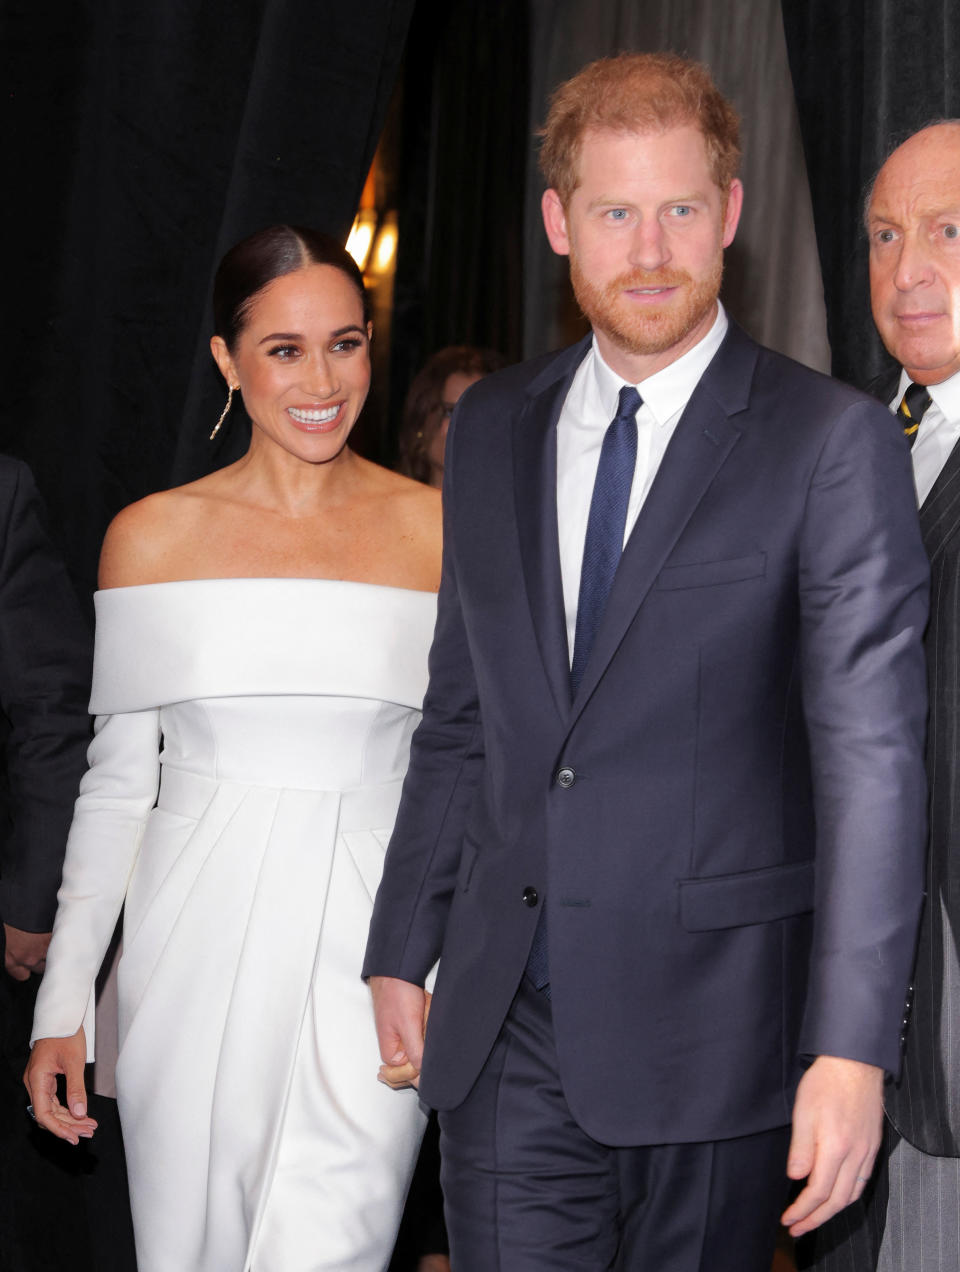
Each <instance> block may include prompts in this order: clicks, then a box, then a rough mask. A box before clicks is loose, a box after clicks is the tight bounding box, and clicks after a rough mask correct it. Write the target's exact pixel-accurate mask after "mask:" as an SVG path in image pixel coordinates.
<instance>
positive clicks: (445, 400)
mask: <svg viewBox="0 0 960 1272" xmlns="http://www.w3.org/2000/svg"><path fill="white" fill-rule="evenodd" d="M482 378H483V377H482V376H479V375H476V374H475V373H474V372H471V371H454V372H453V374H452V375H448V376H447V378H446V379H445V380H444V382H443V390H442V395H441V400H440V418H439V419H438V420H437V426H436V428H435V429H434V430H433V432H432V433H431V434H430V438H429V440H428V441H427V446H426V452H427V463H428V464H429V465H430V485H431V486H439V485H440V484H441V481H442V479H443V455H444V451H445V450H446V448H447V429H448V428H449V427H450V416H451V415H452V414H453V408H454V407H455V406H456V405H457V403H458V402H459V401H460V398H461V397H462V396H463V394H464V393H466V391H467V389H469V387H470V385H471V384H476V383H477V381H478V380H481V379H482Z"/></svg>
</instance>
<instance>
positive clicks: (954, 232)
mask: <svg viewBox="0 0 960 1272" xmlns="http://www.w3.org/2000/svg"><path fill="white" fill-rule="evenodd" d="M943 237H944V238H948V239H955V238H960V228H958V227H957V226H956V225H945V226H944V227H943Z"/></svg>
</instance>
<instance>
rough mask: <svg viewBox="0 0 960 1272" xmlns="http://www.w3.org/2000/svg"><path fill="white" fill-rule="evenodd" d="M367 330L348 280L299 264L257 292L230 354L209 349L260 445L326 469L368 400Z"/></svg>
mask: <svg viewBox="0 0 960 1272" xmlns="http://www.w3.org/2000/svg"><path fill="white" fill-rule="evenodd" d="M371 331H372V327H371V324H369V323H365V322H364V320H363V302H362V300H361V298H360V296H359V295H358V293H357V289H356V287H355V286H354V285H353V283H352V282H351V281H350V279H349V278H347V276H346V275H345V274H343V273H342V272H341V271H340V270H339V269H336V268H335V267H334V266H332V265H305V266H304V267H303V268H302V269H298V270H295V271H294V272H293V273H292V274H284V275H283V276H282V277H280V278H276V279H274V281H273V282H272V283H268V284H267V286H266V287H264V288H263V290H262V291H261V292H259V293H258V294H257V296H256V297H255V299H254V301H253V303H252V305H251V307H250V312H249V314H248V316H247V322H246V326H245V327H244V328H243V330H242V332H241V333H240V336H239V337H238V339H237V342H236V346H235V348H234V349H233V351H232V352H231V351H230V350H228V349H227V346H226V344H225V343H224V341H223V340H222V339H221V338H220V337H219V336H214V337H213V340H212V341H211V342H210V343H211V349H212V351H213V356H214V358H215V359H216V361H217V365H218V366H219V367H220V370H221V371H222V373H223V375H224V377H225V379H226V380H227V382H228V383H229V384H239V385H240V391H241V393H242V394H243V404H244V406H245V407H246V409H247V414H248V415H249V416H250V419H251V420H252V422H253V426H254V430H255V431H256V430H259V433H260V434H261V437H260V439H259V440H260V441H261V442H262V441H267V440H269V441H270V442H272V443H273V444H275V445H277V446H280V447H281V448H282V449H283V450H286V451H288V452H289V453H290V454H292V455H295V456H297V457H298V458H300V459H304V460H307V461H308V462H311V463H325V462H328V461H329V460H331V459H335V458H336V457H337V455H339V454H340V452H341V451H342V450H343V447H344V446H345V444H346V441H347V438H348V437H349V436H350V431H351V429H352V428H353V426H354V424H355V423H356V421H357V417H358V416H359V414H360V410H361V408H362V406H363V403H364V400H365V398H366V396H367V390H368V389H369V387H370V335H371ZM255 440H257V439H256V436H255Z"/></svg>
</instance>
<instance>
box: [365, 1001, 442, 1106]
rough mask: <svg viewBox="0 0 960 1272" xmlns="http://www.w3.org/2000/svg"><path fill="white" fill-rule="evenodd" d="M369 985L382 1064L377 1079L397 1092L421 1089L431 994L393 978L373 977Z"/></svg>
mask: <svg viewBox="0 0 960 1272" xmlns="http://www.w3.org/2000/svg"><path fill="white" fill-rule="evenodd" d="M369 984H370V990H371V993H372V994H373V1012H374V1017H375V1019H376V1023H377V1038H378V1039H379V1042H380V1059H381V1060H382V1061H383V1064H382V1065H381V1066H380V1072H379V1073H378V1075H377V1077H378V1080H379V1081H380V1082H383V1083H385V1084H386V1085H387V1086H389V1087H393V1089H394V1090H395V1091H399V1090H400V1089H401V1088H403V1087H409V1086H414V1087H415V1086H419V1085H420V1066H421V1064H422V1063H423V1039H424V1035H425V1034H426V1030H427V1016H428V1015H429V1013H430V995H429V994H428V993H427V992H426V990H423V989H421V988H420V986H419V985H412V984H411V983H410V982H409V981H405V980H397V979H396V978H395V977H393V976H371V977H370V981H369Z"/></svg>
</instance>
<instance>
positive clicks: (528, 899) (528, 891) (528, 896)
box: [520, 888, 540, 908]
mask: <svg viewBox="0 0 960 1272" xmlns="http://www.w3.org/2000/svg"><path fill="white" fill-rule="evenodd" d="M520 900H521V901H522V902H523V904H524V905H529V906H530V907H531V908H533V906H535V905H536V904H537V902H538V901H539V900H540V897H539V896H538V895H537V890H536V888H524V890H523V896H522V897H521V898H520Z"/></svg>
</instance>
